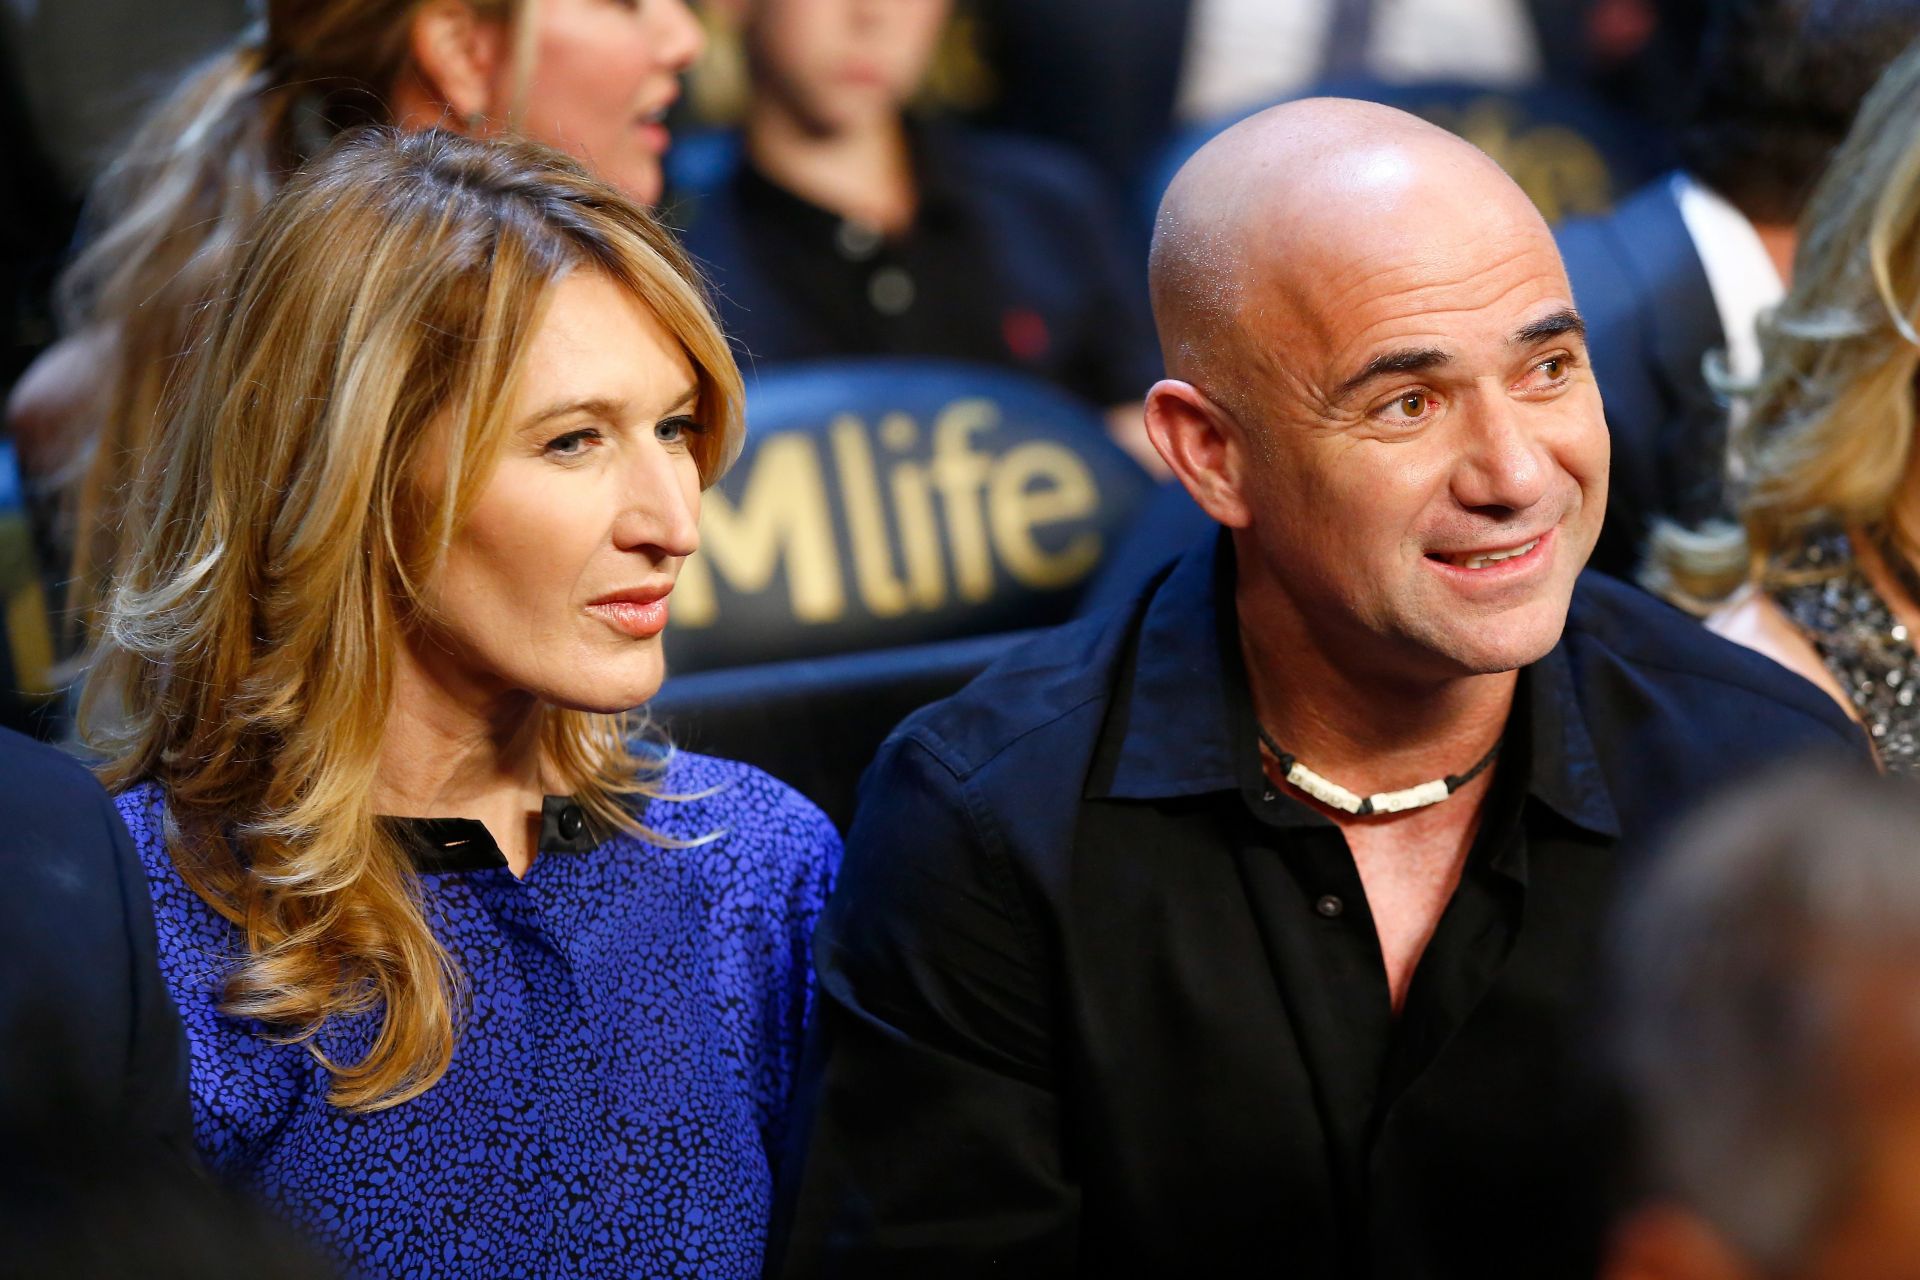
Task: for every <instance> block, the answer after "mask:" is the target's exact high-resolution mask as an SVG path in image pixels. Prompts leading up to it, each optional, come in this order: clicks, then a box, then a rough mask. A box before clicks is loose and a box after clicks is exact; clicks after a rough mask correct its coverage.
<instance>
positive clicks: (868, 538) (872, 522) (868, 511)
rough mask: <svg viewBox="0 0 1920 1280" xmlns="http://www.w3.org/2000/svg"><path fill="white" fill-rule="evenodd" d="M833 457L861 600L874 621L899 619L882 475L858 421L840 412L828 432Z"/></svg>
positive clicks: (901, 593)
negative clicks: (876, 619)
mask: <svg viewBox="0 0 1920 1280" xmlns="http://www.w3.org/2000/svg"><path fill="white" fill-rule="evenodd" d="M827 431H828V435H829V436H830V437H831V438H832V440H833V458H834V463H835V465H836V466H838V467H839V470H840V505H841V506H842V507H843V508H844V509H845V511H846V513H847V532H848V534H849V535H850V539H849V540H850V541H851V542H852V544H853V580H854V582H855V583H857V584H858V585H859V588H860V599H861V601H862V602H864V603H865V604H866V606H867V612H869V613H871V614H872V615H873V616H874V617H876V618H897V617H899V616H900V615H901V614H903V613H905V612H906V611H907V588H906V586H905V585H904V584H902V583H901V581H900V579H899V578H897V577H895V576H894V572H893V545H892V544H893V539H892V538H891V537H890V536H889V535H888V532H887V511H886V505H885V499H883V498H882V497H881V495H880V475H879V472H878V471H877V470H876V469H875V468H874V465H873V449H872V447H871V446H870V445H869V444H868V443H867V432H866V428H864V427H862V426H861V425H860V419H858V418H856V417H854V416H853V415H851V414H842V415H841V416H840V417H838V418H835V419H834V420H833V425H832V426H830V427H829V428H828V429H827Z"/></svg>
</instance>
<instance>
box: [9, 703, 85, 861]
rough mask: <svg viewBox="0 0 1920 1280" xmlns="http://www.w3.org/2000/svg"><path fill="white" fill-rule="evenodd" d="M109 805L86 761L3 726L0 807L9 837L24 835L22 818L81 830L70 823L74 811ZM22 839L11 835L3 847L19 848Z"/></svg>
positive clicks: (68, 832)
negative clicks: (83, 762) (83, 761)
mask: <svg viewBox="0 0 1920 1280" xmlns="http://www.w3.org/2000/svg"><path fill="white" fill-rule="evenodd" d="M108 807H109V806H108V802H107V799H106V792H104V791H102V790H101V789H100V784H99V783H97V782H95V781H94V779H93V775H92V774H91V773H89V772H87V768H86V766H85V765H83V764H81V763H80V762H79V761H78V760H75V759H74V758H73V757H72V756H70V755H68V754H66V753H65V752H64V751H60V750H58V749H56V748H54V747H50V746H48V745H47V744H46V743H44V742H36V741H34V740H33V739H32V738H29V737H26V736H25V735H23V734H18V733H15V732H13V731H12V730H10V729H0V812H4V813H5V815H6V823H7V831H8V835H9V837H18V836H19V835H21V834H22V832H21V826H22V824H31V825H34V827H35V829H36V830H37V829H38V826H37V824H40V823H52V824H53V827H54V829H55V830H60V829H61V828H67V830H66V834H67V835H69V836H72V835H77V834H80V833H79V832H78V831H76V830H74V829H72V828H71V826H70V824H71V823H72V821H73V818H74V817H75V815H76V813H105V812H106V811H107V808H108ZM101 830H102V831H104V828H103V829H101ZM18 844H19V841H18V839H17V838H10V839H8V840H4V841H0V848H13V849H16V850H17V847H18Z"/></svg>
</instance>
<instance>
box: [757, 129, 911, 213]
mask: <svg viewBox="0 0 1920 1280" xmlns="http://www.w3.org/2000/svg"><path fill="white" fill-rule="evenodd" d="M746 147H747V156H748V158H749V160H750V161H751V162H752V164H753V167H754V168H756V169H758V170H759V171H760V173H761V174H762V175H763V176H764V177H766V178H767V180H768V181H770V182H772V183H773V184H774V185H775V186H778V187H781V188H783V189H785V190H787V191H790V192H792V193H793V194H794V195H796V196H799V197H800V198H801V199H802V200H805V201H807V202H808V203H809V204H814V205H818V206H819V207H820V208H822V209H828V210H831V211H832V212H834V213H837V214H839V215H840V216H841V217H843V218H850V219H853V220H854V221H857V222H862V223H865V224H866V225H868V226H870V227H875V228H877V229H879V231H880V232H881V233H882V234H885V235H889V236H897V235H900V234H903V233H904V232H905V231H906V230H907V228H909V227H910V226H912V225H913V218H914V212H915V210H916V209H917V207H918V204H919V192H918V189H917V184H916V182H915V178H914V172H913V148H912V146H911V144H910V143H909V140H908V138H907V129H906V125H905V123H904V122H903V121H902V120H901V118H900V116H899V115H898V114H891V115H885V116H876V117H874V118H872V119H871V120H868V121H863V122H861V123H860V124H858V125H853V126H849V127H848V128H845V129H837V130H820V129H815V128H810V127H809V126H808V125H807V123H806V122H805V121H803V120H802V119H801V118H800V117H799V116H798V115H796V114H795V113H794V112H792V111H790V110H788V109H787V108H786V107H785V106H784V105H783V104H781V103H779V102H777V101H774V100H773V99H772V98H770V97H767V96H765V95H762V96H761V97H760V98H759V99H757V100H756V101H755V102H754V104H753V106H752V107H751V108H749V109H748V112H747V122H746Z"/></svg>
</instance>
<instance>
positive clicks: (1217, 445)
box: [1147, 378, 1253, 529]
mask: <svg viewBox="0 0 1920 1280" xmlns="http://www.w3.org/2000/svg"><path fill="white" fill-rule="evenodd" d="M1147 438H1148V439H1150V440H1152V441H1153V447H1154V448H1155V449H1156V450H1158V451H1159V454H1160V456H1161V458H1163V459H1164V460H1165V461H1166V464H1167V466H1168V468H1170V469H1171V470H1172V472H1173V474H1174V476H1175V477H1176V478H1177V479H1178V480H1179V481H1180V483H1181V484H1182V485H1183V486H1185V488H1186V490H1187V492H1188V493H1189V494H1191V495H1192V497H1193V500H1194V501H1195V502H1197V503H1199V504H1200V509H1201V510H1202V511H1205V512H1206V513H1207V514H1208V515H1210V516H1212V517H1213V518H1214V519H1215V520H1216V521H1218V522H1219V523H1221V524H1223V525H1225V526H1226V527H1227V528H1229V529H1244V528H1246V527H1247V526H1248V525H1249V524H1251V523H1253V512H1252V508H1251V506H1250V505H1249V503H1248V500H1247V494H1246V476H1247V467H1246V437H1245V435H1244V434H1243V433H1242V432H1241V430H1240V427H1239V424H1238V423H1236V422H1235V421H1234V420H1233V416H1232V415H1231V414H1229V413H1228V412H1227V411H1226V410H1225V409H1223V408H1222V407H1221V406H1219V405H1217V404H1215V403H1214V402H1213V401H1212V400H1210V399H1208V398H1207V394H1206V393H1205V392H1204V391H1202V390H1200V388H1198V387H1196V386H1194V385H1193V384H1192V383H1191V382H1181V381H1179V380H1178V379H1176V378H1165V379H1162V380H1161V381H1159V382H1156V383H1154V384H1153V387H1152V389H1151V390H1149V391H1148V392H1147Z"/></svg>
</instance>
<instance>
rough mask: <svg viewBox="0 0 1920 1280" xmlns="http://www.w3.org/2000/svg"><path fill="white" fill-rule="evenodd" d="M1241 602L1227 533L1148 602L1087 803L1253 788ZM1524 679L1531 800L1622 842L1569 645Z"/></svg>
mask: <svg viewBox="0 0 1920 1280" xmlns="http://www.w3.org/2000/svg"><path fill="white" fill-rule="evenodd" d="M1232 600H1233V544H1232V542H1231V541H1230V540H1229V538H1228V536H1227V534H1226V532H1225V530H1221V531H1218V532H1217V533H1215V534H1213V535H1211V536H1210V537H1208V538H1207V539H1206V540H1205V541H1203V542H1202V543H1200V544H1199V545H1197V546H1195V547H1194V548H1193V549H1192V550H1190V551H1188V552H1187V554H1186V555H1184V556H1182V557H1181V558H1180V560H1179V561H1178V562H1176V563H1175V565H1174V567H1173V570H1172V571H1171V572H1170V573H1169V574H1168V575H1167V576H1166V578H1164V579H1163V580H1162V581H1161V584H1160V586H1159V588H1158V589H1157V590H1156V591H1155V592H1154V594H1153V598H1152V599H1151V600H1150V601H1148V603H1147V608H1146V614H1145V616H1144V617H1143V618H1142V620H1141V623H1140V631H1139V636H1138V638H1137V640H1136V641H1135V648H1134V655H1133V661H1132V664H1131V665H1132V671H1131V678H1130V680H1128V681H1126V682H1124V683H1123V685H1122V687H1121V688H1120V689H1119V690H1118V692H1117V694H1116V697H1115V699H1114V705H1113V706H1112V708H1111V709H1110V711H1109V713H1108V714H1109V716H1112V717H1119V722H1118V723H1116V724H1111V725H1110V729H1109V732H1110V733H1113V732H1117V733H1118V734H1119V749H1118V751H1117V752H1116V753H1115V755H1114V763H1113V767H1112V769H1111V770H1110V771H1108V770H1100V771H1097V772H1096V773H1095V774H1094V775H1093V776H1092V777H1090V778H1089V780H1088V787H1087V791H1086V794H1087V796H1088V797H1089V798H1091V799H1121V800H1160V799H1172V798H1176V797H1182V796H1197V795H1204V794H1208V793H1211V792H1217V791H1233V790H1240V789H1243V788H1244V787H1245V786H1247V785H1251V784H1250V783H1249V782H1248V779H1247V778H1246V777H1244V776H1242V775H1243V773H1244V769H1243V765H1244V764H1245V759H1244V758H1243V757H1251V758H1252V759H1253V760H1254V761H1255V765H1254V766H1253V767H1254V768H1255V769H1256V770H1257V768H1258V765H1257V760H1258V748H1257V747H1255V746H1254V740H1253V736H1252V733H1253V730H1252V725H1253V720H1252V714H1251V703H1250V701H1249V699H1248V695H1247V692H1246V676H1245V673H1244V672H1243V671H1242V670H1241V669H1240V664H1241V659H1240V650H1239V644H1238V635H1237V630H1238V628H1237V626H1236V624H1235V619H1234V617H1233V614H1232ZM1520 678H1521V680H1522V681H1524V682H1525V683H1526V689H1525V693H1526V695H1527V696H1526V697H1525V698H1524V699H1523V701H1522V704H1521V705H1522V706H1523V707H1524V708H1525V713H1526V714H1527V715H1529V716H1530V717H1531V719H1530V721H1529V728H1530V731H1531V732H1530V735H1529V741H1530V744H1531V756H1532V759H1531V760H1530V761H1528V775H1529V784H1528V792H1529V794H1530V795H1531V796H1532V797H1533V798H1535V799H1537V800H1539V801H1541V802H1542V803H1544V804H1545V805H1546V806H1547V807H1548V808H1550V809H1552V810H1553V811H1554V812H1555V813H1557V814H1559V815H1560V816H1561V817H1563V818H1565V819H1567V820H1568V821H1570V822H1572V823H1574V824H1576V825H1578V826H1580V827H1584V828H1586V829H1587V830H1589V831H1593V832H1596V833H1598V834H1601V835H1606V836H1613V837H1617V836H1618V835H1619V834H1620V825H1619V819H1618V818H1617V816H1616V815H1615V813H1614V809H1613V802H1612V799H1611V798H1610V797H1609V796H1608V794H1607V786H1606V781H1605V779H1604V778H1603V777H1602V776H1601V772H1600V764H1599V760H1598V758H1597V757H1596V756H1595V753H1594V749H1593V739H1592V738H1591V737H1590V736H1589V735H1588V733H1587V725H1586V719H1585V717H1584V716H1583V715H1582V714H1581V711H1580V703H1579V700H1578V698H1577V697H1576V696H1575V690H1574V682H1573V671H1572V668H1571V666H1570V664H1569V663H1568V661H1567V655H1566V648H1565V644H1564V642H1563V643H1561V644H1556V645H1555V646H1554V647H1553V649H1552V650H1551V651H1550V652H1549V653H1548V654H1547V656H1546V657H1544V658H1542V659H1541V660H1540V661H1538V662H1536V663H1534V664H1533V665H1531V666H1529V667H1526V668H1525V669H1523V670H1522V671H1521V673H1520ZM1242 730H1244V732H1243V731H1242ZM1242 739H1245V741H1244V742H1243V741H1241V740H1242ZM1102 775H1104V776H1102ZM1301 809H1302V812H1303V813H1305V814H1309V815H1311V816H1312V817H1313V818H1316V819H1317V818H1319V815H1318V814H1316V813H1313V812H1312V811H1311V810H1309V809H1307V808H1306V806H1304V805H1303V806H1301Z"/></svg>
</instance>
